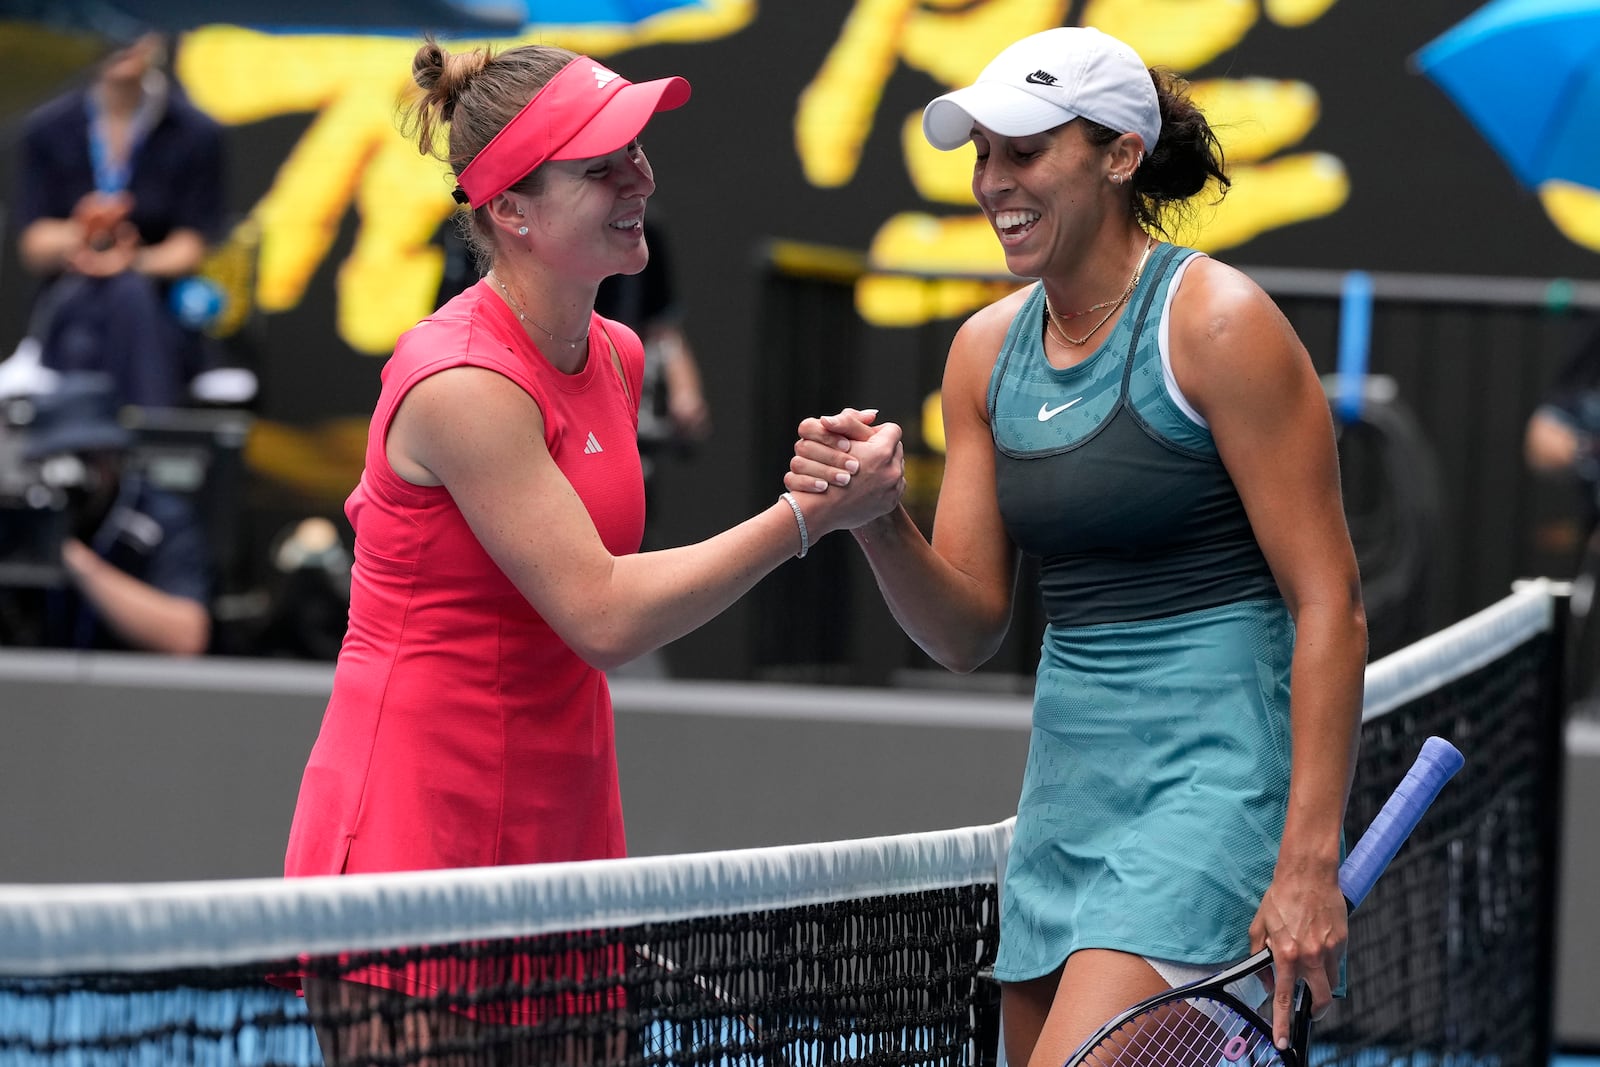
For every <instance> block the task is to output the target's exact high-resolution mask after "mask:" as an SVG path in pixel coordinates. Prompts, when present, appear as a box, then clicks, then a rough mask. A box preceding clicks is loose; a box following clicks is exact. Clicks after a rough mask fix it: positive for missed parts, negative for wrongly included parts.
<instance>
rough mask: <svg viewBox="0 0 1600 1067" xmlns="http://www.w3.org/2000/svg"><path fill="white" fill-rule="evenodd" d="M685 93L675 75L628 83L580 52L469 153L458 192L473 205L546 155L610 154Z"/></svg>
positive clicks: (501, 189)
mask: <svg viewBox="0 0 1600 1067" xmlns="http://www.w3.org/2000/svg"><path fill="white" fill-rule="evenodd" d="M689 92H690V90H689V83H688V82H687V81H685V80H684V79H683V78H678V77H671V78H659V79H656V80H654V81H648V82H640V83H638V84H634V83H633V82H630V81H628V80H627V79H626V78H624V77H622V76H621V75H619V74H617V73H616V72H615V71H612V70H610V69H609V68H607V67H605V66H603V65H601V64H600V63H597V62H596V61H594V60H593V59H590V58H589V57H588V56H579V57H578V58H577V59H574V60H573V61H572V62H571V63H568V64H567V65H566V66H565V67H563V68H562V69H561V71H560V73H558V74H557V75H556V76H555V77H554V78H552V79H550V81H549V83H548V84H547V85H545V86H544V88H542V89H540V90H539V91H538V92H537V93H535V94H534V96H533V99H532V100H529V101H528V103H527V104H526V105H524V106H523V108H522V110H521V111H519V112H517V114H516V115H515V116H514V117H513V118H512V119H511V121H510V122H508V123H506V125H505V127H504V128H503V129H501V131H500V132H499V133H497V134H495V136H494V138H493V139H492V140H491V141H490V142H489V143H488V144H487V145H485V146H484V147H483V150H482V151H480V152H479V153H478V154H477V155H476V156H474V157H473V159H472V162H470V163H468V164H467V166H466V167H465V168H464V169H463V170H462V171H461V176H460V177H459V178H458V179H457V184H458V185H459V186H460V193H461V194H463V196H464V198H465V201H466V203H468V204H470V205H471V206H472V207H473V209H477V208H480V207H482V206H483V205H484V204H487V203H488V202H489V201H490V200H493V199H494V198H495V197H496V196H498V195H499V194H500V193H503V192H505V191H506V190H507V189H509V188H511V186H513V185H515V184H516V183H517V182H519V181H521V180H522V178H523V177H524V176H526V175H527V174H528V173H529V172H531V171H532V170H533V169H534V168H535V167H537V166H539V164H541V163H544V162H545V161H546V160H551V159H589V158H592V157H594V156H603V155H606V154H607V153H609V152H615V151H616V150H617V149H619V148H621V147H622V146H623V145H625V144H627V143H628V142H629V141H631V140H633V139H634V138H635V137H637V136H639V132H640V131H641V130H643V129H644V127H645V124H646V123H648V122H649V121H650V117H651V116H652V115H654V114H655V113H656V112H658V111H670V110H672V109H673V108H676V107H681V106H682V105H683V104H684V103H686V102H687V101H688V99H689ZM457 199H462V196H458V197H457Z"/></svg>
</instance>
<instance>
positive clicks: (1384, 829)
mask: <svg viewBox="0 0 1600 1067" xmlns="http://www.w3.org/2000/svg"><path fill="white" fill-rule="evenodd" d="M1465 762H1466V760H1465V758H1464V757H1463V756H1462V755H1461V753H1460V752H1459V751H1458V750H1457V749H1456V746H1454V745H1452V744H1451V743H1450V742H1448V741H1446V740H1445V739H1444V738H1442V737H1430V738H1428V739H1427V740H1426V741H1424V742H1423V743H1422V751H1421V752H1419V753H1418V754H1417V761H1416V762H1415V763H1413V764H1412V765H1411V769H1410V770H1409V771H1407V772H1406V776H1405V779H1404V780H1403V781H1402V782H1401V783H1400V784H1399V785H1397V786H1395V790H1394V792H1393V793H1392V794H1390V796H1389V799H1388V800H1386V801H1385V802H1384V805H1383V810H1382V811H1380V812H1378V817H1377V818H1376V819H1373V820H1372V825H1371V826H1369V827H1367V832H1366V833H1364V834H1362V835H1361V840H1360V841H1357V842H1356V847H1355V848H1353V849H1351V850H1350V855H1349V856H1347V857H1345V861H1344V864H1343V865H1342V866H1340V868H1339V888H1340V889H1342V890H1343V891H1344V898H1345V900H1347V901H1349V902H1350V908H1351V910H1354V909H1355V908H1357V907H1358V906H1360V904H1361V902H1362V901H1363V900H1365V899H1367V894H1368V893H1370V892H1372V887H1373V886H1374V885H1376V884H1377V881H1378V877H1379V876H1380V875H1381V874H1383V872H1384V869H1385V868H1387V867H1388V866H1389V861H1390V860H1392V859H1394V854H1395V853H1396V852H1398V851H1400V846H1401V845H1402V844H1404V843H1405V840H1406V838H1407V837H1410V836H1411V831H1412V830H1415V829H1416V828H1417V823H1419V822H1421V821H1422V815H1423V813H1424V812H1425V811H1427V810H1428V805H1430V804H1432V803H1433V799H1434V798H1435V797H1437V796H1438V795H1439V791H1440V790H1441V789H1443V788H1444V784H1445V783H1446V782H1448V781H1449V780H1450V778H1451V776H1453V775H1454V774H1455V773H1456V772H1457V771H1459V770H1460V769H1461V765H1462V764H1463V763H1465Z"/></svg>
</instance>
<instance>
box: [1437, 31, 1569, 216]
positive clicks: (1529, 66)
mask: <svg viewBox="0 0 1600 1067" xmlns="http://www.w3.org/2000/svg"><path fill="white" fill-rule="evenodd" d="M1414 63H1415V65H1416V67H1417V69H1418V70H1420V71H1421V72H1422V73H1423V74H1424V75H1426V76H1427V77H1428V78H1429V79H1431V80H1432V81H1433V82H1434V83H1435V84H1436V85H1438V86H1439V88H1441V89H1443V90H1444V92H1445V94H1446V95H1448V96H1449V97H1450V99H1451V100H1453V101H1454V102H1455V104H1456V106H1457V107H1458V108H1460V109H1461V111H1462V113H1464V114H1465V115H1466V116H1467V118H1468V119H1470V120H1471V121H1472V123H1473V125H1475V126H1476V127H1477V128H1478V130H1479V132H1480V133H1482V134H1483V136H1484V138H1485V139H1486V140H1488V142H1489V143H1490V144H1491V145H1493V146H1494V148H1495V150H1496V151H1497V152H1499V153H1500V155H1501V157H1502V158H1503V159H1504V160H1505V161H1506V163H1507V165H1509V166H1510V168H1511V171H1512V173H1514V174H1515V175H1516V176H1517V178H1518V180H1519V181H1521V182H1522V183H1523V184H1524V185H1526V186H1528V187H1529V188H1537V187H1538V186H1539V185H1541V184H1543V183H1544V182H1547V181H1552V180H1561V181H1568V182H1573V183H1575V184H1577V185H1584V186H1588V187H1589V188H1592V189H1600V0H1494V2H1492V3H1489V4H1486V5H1484V6H1483V7H1481V8H1479V9H1478V10H1477V11H1475V12H1473V13H1472V14H1471V15H1469V16H1468V17H1467V18H1466V19H1465V20H1463V21H1462V22H1461V23H1459V24H1458V25H1456V26H1454V27H1453V28H1451V29H1450V30H1447V31H1446V32H1445V33H1444V34H1442V35H1441V36H1440V37H1438V38H1437V39H1435V40H1433V41H1431V42H1430V43H1428V44H1427V45H1426V46H1424V47H1423V48H1422V50H1421V51H1419V52H1418V53H1417V54H1416V56H1415V57H1414Z"/></svg>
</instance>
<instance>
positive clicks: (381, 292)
mask: <svg viewBox="0 0 1600 1067" xmlns="http://www.w3.org/2000/svg"><path fill="white" fill-rule="evenodd" d="M755 4H756V0H702V2H700V3H698V4H695V5H691V6H688V7H685V8H682V9H679V10H674V11H668V12H664V13H662V14H660V15H657V16H654V17H652V18H649V19H646V20H644V21H641V22H639V23H636V24H632V25H628V26H605V25H585V26H560V27H537V26H529V27H527V28H526V29H525V31H524V33H523V34H521V35H519V36H516V37H513V38H503V39H502V38H497V39H494V40H492V41H468V40H462V41H457V40H452V41H450V42H448V44H449V45H450V46H452V47H457V48H467V47H472V46H474V45H477V44H492V45H493V46H495V47H496V48H507V47H511V46H514V45H517V44H525V43H533V42H538V43H542V44H557V45H562V46H564V47H567V48H572V49H574V50H576V51H579V52H583V53H585V54H588V55H593V56H596V57H601V56H606V55H610V54H613V53H615V52H619V51H622V50H624V49H628V48H636V47H639V46H641V45H646V44H661V43H672V42H684V41H705V40H712V39H715V38H718V37H723V36H727V35H728V34H731V33H734V32H736V31H738V30H739V29H742V28H743V27H744V26H745V25H746V24H748V23H749V21H750V18H751V17H752V15H753V13H754V10H755ZM182 45H183V46H182V48H181V49H179V52H178V75H179V78H180V79H181V80H182V82H183V84H184V87H185V89H186V90H187V91H188V92H189V94H190V96H191V97H192V98H193V99H194V101H195V102H196V103H197V104H198V105H199V106H200V107H201V108H203V109H204V110H205V111H206V112H208V113H209V114H210V115H212V116H213V117H214V118H216V119H217V120H218V121H220V122H223V123H225V124H228V125H236V126H242V125H247V124H249V123H253V122H259V121H262V120H263V119H268V118H272V117H275V116H280V115H292V114H307V115H311V116H312V118H311V122H310V125H309V126H308V127H307V129H306V131H305V133H304V134H303V135H302V136H301V138H300V140H299V141H298V143H296V145H295V146H294V149H293V150H292V151H291V152H290V154H289V156H288V158H287V159H285V160H284V162H283V164H282V165H281V166H280V167H279V168H278V171H277V174H276V176H275V177H274V179H273V182H272V185H271V187H270V188H269V189H268V191H267V192H266V194H265V195H264V196H263V197H262V198H261V200H260V202H259V203H257V204H256V205H255V207H254V209H253V211H252V212H251V215H252V219H253V221H254V223H255V225H256V227H257V232H258V233H259V237H260V249H259V262H258V264H257V281H256V302H257V306H258V307H259V308H260V309H261V310H263V311H268V312H271V311H283V310H286V309H288V308H292V307H294V306H295V305H296V304H298V303H299V302H300V299H301V297H302V296H303V295H304V294H305V290H306V286H307V285H308V284H309V283H310V281H311V279H312V277H313V276H314V275H315V273H316V272H317V270H318V269H319V268H320V267H321V266H322V264H323V262H324V260H326V259H327V256H328V252H329V249H330V248H331V247H332V246H333V243H334V241H335V239H336V238H337V236H338V233H339V229H340V227H341V225H342V224H343V223H344V220H345V219H346V218H347V217H348V216H349V215H350V213H351V212H352V211H353V212H354V213H355V216H356V219H357V228H356V231H355V240H354V245H353V247H352V249H351V251H350V254H349V255H348V256H347V257H346V258H345V260H344V261H343V262H342V263H341V264H340V265H339V268H338V274H337V278H338V281H337V286H338V292H337V297H338V299H337V329H338V333H339V336H340V337H341V338H342V339H343V340H344V341H345V342H346V343H347V344H349V345H350V346H351V347H352V348H354V349H356V350H357V351H359V352H365V353H368V354H371V355H387V354H388V353H389V351H390V350H392V349H393V347H394V342H395V340H396V339H397V338H398V337H399V336H400V334H401V333H402V332H404V331H405V330H407V329H409V328H410V327H411V326H412V325H413V324H415V323H416V321H417V320H418V319H420V318H422V317H423V316H424V315H426V314H427V313H428V312H430V311H432V310H433V298H434V296H435V294H436V293H437V292H438V288H439V281H440V278H441V276H442V273H443V259H442V253H441V252H440V250H439V248H438V247H437V246H436V245H434V243H433V235H434V234H435V233H436V232H437V230H438V228H439V224H440V223H441V222H443V221H444V219H445V218H447V217H448V216H449V215H450V213H451V211H453V210H454V207H455V205H454V202H453V201H452V200H451V199H450V195H449V192H450V189H451V187H452V184H453V183H452V181H451V178H450V175H449V173H448V170H447V168H445V167H444V165H443V164H441V163H440V162H438V161H437V160H435V159H433V158H431V157H428V156H423V155H420V154H419V153H418V152H417V150H416V146H415V145H414V144H412V143H411V142H410V141H408V140H407V139H406V138H405V137H403V136H402V135H401V134H400V132H399V129H398V127H397V123H396V119H397V116H398V108H399V107H400V105H401V104H402V102H403V100H404V94H405V93H406V92H407V91H408V90H409V87H410V84H411V80H410V71H411V57H412V55H413V53H414V52H415V51H416V46H417V42H416V40H414V39H412V38H392V37H376V36H365V35H363V36H349V35H333V34H325V35H324V34H316V35H313V34H266V33H257V32H252V31H249V30H244V29H239V28H237V27H232V26H209V27H205V28H203V29H200V30H196V31H194V32H193V33H190V34H188V35H186V36H185V37H184V39H183V42H182Z"/></svg>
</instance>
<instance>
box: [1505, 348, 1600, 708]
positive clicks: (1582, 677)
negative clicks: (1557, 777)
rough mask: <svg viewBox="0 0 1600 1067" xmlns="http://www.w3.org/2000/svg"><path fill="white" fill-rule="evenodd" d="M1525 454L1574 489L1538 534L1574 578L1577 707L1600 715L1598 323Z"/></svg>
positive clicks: (1540, 413) (1532, 465) (1573, 690)
mask: <svg viewBox="0 0 1600 1067" xmlns="http://www.w3.org/2000/svg"><path fill="white" fill-rule="evenodd" d="M1522 455H1523V460H1524V462H1525V463H1526V464H1527V467H1528V469H1529V470H1530V471H1532V472H1533V473H1534V474H1535V475H1537V476H1539V477H1541V478H1545V479H1548V480H1550V481H1552V482H1555V483H1557V484H1559V485H1561V486H1562V487H1563V488H1564V489H1566V490H1568V491H1569V494H1570V502H1569V503H1568V505H1567V506H1566V507H1565V508H1564V509H1563V513H1562V514H1559V515H1556V516H1554V517H1553V518H1552V519H1551V520H1550V521H1549V522H1547V523H1544V524H1543V525H1542V526H1541V527H1540V528H1539V529H1538V530H1537V531H1535V537H1536V539H1537V541H1538V543H1539V545H1540V547H1542V548H1546V549H1549V550H1551V551H1553V552H1555V553H1556V554H1557V555H1558V556H1559V557H1560V558H1561V559H1562V560H1563V566H1564V568H1565V569H1564V571H1563V573H1564V574H1565V575H1568V576H1570V577H1571V579H1572V595H1571V597H1570V598H1569V600H1568V610H1569V611H1570V612H1571V616H1572V625H1571V626H1569V627H1568V635H1567V636H1568V641H1569V645H1568V655H1567V661H1568V664H1569V666H1570V670H1569V674H1568V680H1567V686H1568V693H1569V695H1570V697H1571V699H1572V701H1573V702H1574V707H1575V708H1577V709H1578V710H1581V711H1583V712H1584V713H1585V714H1587V715H1590V716H1597V715H1600V625H1597V620H1596V614H1595V610H1594V606H1595V585H1596V581H1597V580H1600V329H1597V328H1594V327H1590V329H1589V331H1588V332H1587V333H1586V334H1585V335H1584V336H1583V339H1582V340H1581V341H1580V342H1579V344H1578V345H1577V346H1576V347H1575V348H1574V349H1573V351H1572V353H1571V354H1570V355H1569V356H1568V357H1567V360H1566V363H1565V364H1564V365H1563V366H1562V368H1561V370H1560V372H1559V373H1558V374H1557V375H1556V379H1555V381H1554V382H1552V383H1551V384H1550V387H1549V388H1548V389H1547V390H1546V391H1545V394H1544V396H1543V398H1542V399H1541V400H1540V402H1539V405H1538V407H1536V408H1534V410H1533V413H1532V414H1530V415H1529V416H1528V421H1527V424H1526V426H1525V427H1524V429H1523V440H1522Z"/></svg>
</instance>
